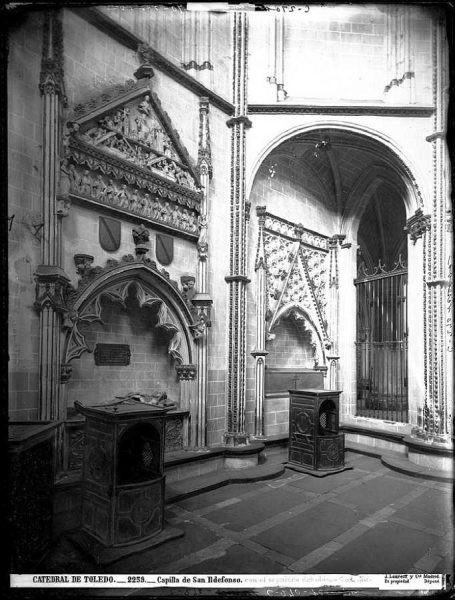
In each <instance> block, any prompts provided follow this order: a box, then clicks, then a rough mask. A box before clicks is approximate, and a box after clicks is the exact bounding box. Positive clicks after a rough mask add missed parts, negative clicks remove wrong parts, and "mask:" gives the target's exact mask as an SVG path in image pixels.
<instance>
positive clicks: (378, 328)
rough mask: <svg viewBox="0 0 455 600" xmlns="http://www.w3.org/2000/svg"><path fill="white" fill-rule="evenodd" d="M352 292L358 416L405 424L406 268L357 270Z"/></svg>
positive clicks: (380, 266) (379, 267) (396, 266)
mask: <svg viewBox="0 0 455 600" xmlns="http://www.w3.org/2000/svg"><path fill="white" fill-rule="evenodd" d="M354 283H355V285H356V287H357V340H356V350H357V415H359V416H364V417H370V418H374V419H383V420H390V421H400V422H406V421H407V420H408V381H407V362H408V354H407V353H408V341H407V338H408V333H407V311H406V297H407V268H406V265H405V264H404V262H403V261H402V259H401V256H400V258H399V260H398V261H397V263H395V265H394V267H393V268H392V269H391V270H389V271H387V270H386V268H385V267H384V265H382V264H381V262H379V265H378V266H377V267H376V268H374V269H372V270H371V271H370V272H368V270H367V269H366V268H365V267H364V266H362V267H361V268H360V269H359V277H358V278H357V279H356V280H355V281H354Z"/></svg>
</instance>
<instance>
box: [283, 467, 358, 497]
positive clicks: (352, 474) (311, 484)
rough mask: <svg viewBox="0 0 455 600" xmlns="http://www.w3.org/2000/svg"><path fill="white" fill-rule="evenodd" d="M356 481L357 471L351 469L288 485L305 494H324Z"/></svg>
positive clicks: (308, 478)
mask: <svg viewBox="0 0 455 600" xmlns="http://www.w3.org/2000/svg"><path fill="white" fill-rule="evenodd" d="M360 476H361V475H360ZM357 479H359V471H356V470H355V469H352V470H349V471H342V472H341V473H334V474H333V475H327V477H312V476H311V475H310V476H309V477H307V478H306V479H300V480H297V481H290V482H289V485H290V486H292V487H296V488H299V489H301V490H303V491H305V492H315V493H317V494H325V493H327V492H332V491H334V490H335V489H336V488H338V487H341V486H342V485H346V484H347V483H349V482H351V481H355V480H357Z"/></svg>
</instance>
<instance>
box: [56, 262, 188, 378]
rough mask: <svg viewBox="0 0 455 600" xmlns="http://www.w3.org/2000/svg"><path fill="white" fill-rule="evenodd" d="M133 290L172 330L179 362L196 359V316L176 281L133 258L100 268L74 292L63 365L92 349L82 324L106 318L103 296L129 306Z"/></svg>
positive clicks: (68, 312)
mask: <svg viewBox="0 0 455 600" xmlns="http://www.w3.org/2000/svg"><path fill="white" fill-rule="evenodd" d="M130 292H133V293H134V294H135V297H136V299H137V301H138V303H139V306H140V307H146V306H147V307H154V309H155V314H156V316H157V322H156V327H158V328H161V329H163V330H165V331H167V332H168V334H169V343H168V349H167V352H168V354H169V356H170V357H171V358H172V359H173V360H174V362H175V363H176V365H188V364H192V363H193V362H194V358H195V350H194V341H193V338H192V333H191V329H190V326H191V324H192V316H191V313H190V311H189V308H188V306H187V304H186V303H185V301H184V299H183V298H182V296H181V294H180V292H179V291H178V289H177V287H176V285H175V284H174V282H171V280H169V279H168V277H166V275H165V274H163V273H161V272H160V271H158V270H157V269H155V268H154V267H153V265H148V264H147V263H145V262H143V261H134V260H132V261H129V262H128V261H126V262H124V263H122V264H120V265H116V266H114V267H113V268H109V267H107V268H106V269H104V270H103V269H100V272H99V273H97V274H96V276H95V277H94V278H93V279H92V280H90V281H88V282H84V283H83V284H82V285H81V286H80V287H79V289H78V290H77V291H75V292H74V293H73V295H72V299H71V301H70V302H69V303H68V304H67V306H66V310H65V315H66V318H65V322H64V328H65V330H66V332H67V333H66V341H65V348H64V354H63V365H65V366H66V367H68V365H69V363H70V362H71V361H72V360H74V359H76V358H80V357H81V356H82V354H84V353H85V352H91V349H90V348H89V347H88V345H87V343H86V340H85V336H84V334H83V333H82V332H81V325H83V324H88V325H89V324H90V323H93V322H95V321H102V299H103V298H109V299H110V300H113V301H115V302H119V303H120V304H121V305H123V306H125V301H126V298H127V296H128V294H129V293H130ZM67 370H68V369H67ZM69 371H70V369H69Z"/></svg>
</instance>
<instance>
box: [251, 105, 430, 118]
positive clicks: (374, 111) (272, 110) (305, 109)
mask: <svg viewBox="0 0 455 600" xmlns="http://www.w3.org/2000/svg"><path fill="white" fill-rule="evenodd" d="M433 112H434V108H433V107H432V106H415V105H408V106H381V105H377V106H366V105H363V106H352V105H351V106H327V105H324V104H318V105H305V104H283V103H282V102H280V103H279V104H249V105H248V114H250V115H260V114H263V115H285V114H294V115H349V116H360V115H372V116H387V117H422V118H427V117H431V115H432V114H433Z"/></svg>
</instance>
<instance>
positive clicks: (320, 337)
mask: <svg viewBox="0 0 455 600" xmlns="http://www.w3.org/2000/svg"><path fill="white" fill-rule="evenodd" d="M285 317H292V318H293V319H294V320H295V321H300V322H302V325H303V328H304V329H305V330H307V331H309V333H310V336H311V346H312V348H313V358H314V361H315V367H324V366H327V365H326V363H327V360H326V349H327V348H326V346H325V345H324V338H325V340H326V344H327V337H326V336H325V334H324V332H323V331H321V328H320V327H319V326H318V324H317V323H315V322H314V320H313V317H312V315H311V314H310V312H309V311H308V310H305V308H303V306H301V305H300V304H298V303H293V302H291V303H289V304H285V305H282V306H281V307H280V309H279V311H278V312H277V314H276V316H275V319H274V322H273V325H272V326H271V327H270V330H269V331H270V332H272V331H273V329H274V328H275V327H276V326H277V325H278V324H279V322H280V321H281V320H282V319H284V318H285ZM272 335H273V334H272Z"/></svg>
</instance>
